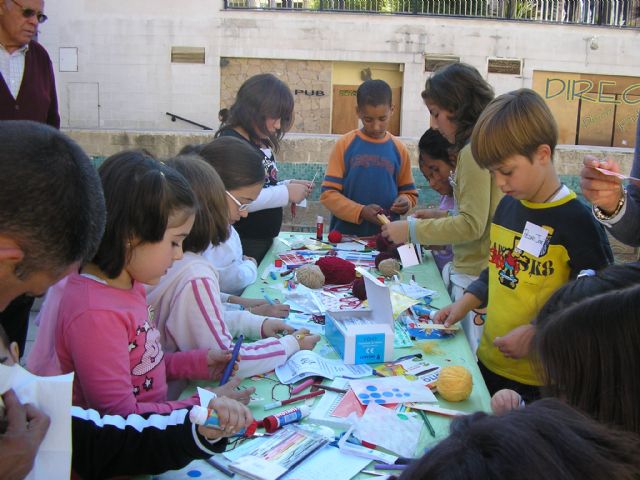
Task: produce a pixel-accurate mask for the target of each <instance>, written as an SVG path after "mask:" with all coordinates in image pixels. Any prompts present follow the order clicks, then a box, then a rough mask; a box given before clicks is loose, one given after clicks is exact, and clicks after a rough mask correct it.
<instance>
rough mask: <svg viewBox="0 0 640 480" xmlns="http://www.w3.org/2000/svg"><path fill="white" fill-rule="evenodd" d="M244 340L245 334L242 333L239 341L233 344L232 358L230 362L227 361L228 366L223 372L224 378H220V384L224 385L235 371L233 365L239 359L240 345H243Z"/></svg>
mask: <svg viewBox="0 0 640 480" xmlns="http://www.w3.org/2000/svg"><path fill="white" fill-rule="evenodd" d="M243 340H244V335H240V336H239V337H238V341H237V342H236V344H235V345H234V346H233V352H231V360H229V363H227V366H226V367H225V369H224V372H223V373H222V378H221V379H220V385H224V384H225V383H227V382H228V381H229V378H231V373H232V372H233V366H234V365H235V363H236V361H237V360H238V353H239V352H240V345H242V341H243Z"/></svg>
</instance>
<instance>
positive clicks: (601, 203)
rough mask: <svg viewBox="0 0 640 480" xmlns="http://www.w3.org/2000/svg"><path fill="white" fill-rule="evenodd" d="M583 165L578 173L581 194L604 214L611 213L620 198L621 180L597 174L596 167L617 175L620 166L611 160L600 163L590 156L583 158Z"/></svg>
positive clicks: (600, 173)
mask: <svg viewBox="0 0 640 480" xmlns="http://www.w3.org/2000/svg"><path fill="white" fill-rule="evenodd" d="M583 164H584V166H583V168H582V171H581V172H580V188H581V189H582V194H583V195H584V197H585V198H586V199H587V200H589V201H590V202H591V203H592V204H593V205H595V206H597V207H598V208H600V210H602V211H603V212H604V213H606V214H611V213H613V212H614V211H615V209H616V207H617V206H618V202H619V201H620V197H621V196H622V185H621V180H620V179H619V178H617V177H614V176H613V175H605V174H604V173H602V172H599V171H598V170H596V167H600V168H604V169H606V170H611V171H612V172H616V173H619V172H620V166H619V165H618V164H617V163H616V162H615V161H613V160H603V161H600V160H598V159H597V158H596V157H593V156H591V155H587V156H586V157H585V158H584V161H583Z"/></svg>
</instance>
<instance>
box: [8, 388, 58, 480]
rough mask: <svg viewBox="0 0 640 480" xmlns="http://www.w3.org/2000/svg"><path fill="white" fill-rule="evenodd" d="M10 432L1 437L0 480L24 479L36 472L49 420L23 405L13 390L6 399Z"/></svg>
mask: <svg viewBox="0 0 640 480" xmlns="http://www.w3.org/2000/svg"><path fill="white" fill-rule="evenodd" d="M2 399H3V400H4V404H5V408H6V415H7V431H6V432H5V433H3V434H2V435H0V478H3V479H11V480H14V479H16V480H17V479H21V478H24V477H26V476H27V474H28V473H29V472H30V471H31V469H32V468H33V462H34V460H35V458H36V455H37V453H38V448H39V447H40V444H41V443H42V440H44V436H45V435H46V433H47V430H48V429H49V417H47V416H46V415H45V414H44V413H42V412H41V411H40V410H38V409H37V408H36V407H34V406H33V405H31V404H25V405H22V404H21V403H20V400H18V397H17V396H16V394H15V393H14V392H13V390H9V391H7V392H5V394H4V395H2Z"/></svg>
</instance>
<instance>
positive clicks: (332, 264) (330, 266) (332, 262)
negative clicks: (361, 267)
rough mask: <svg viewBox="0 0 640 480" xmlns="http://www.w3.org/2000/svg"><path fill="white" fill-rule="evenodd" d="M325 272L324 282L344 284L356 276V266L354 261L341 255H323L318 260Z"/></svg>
mask: <svg viewBox="0 0 640 480" xmlns="http://www.w3.org/2000/svg"><path fill="white" fill-rule="evenodd" d="M316 265H318V266H319V267H320V270H322V273H323V274H324V282H325V283H328V284H334V285H344V284H346V283H351V282H353V279H354V278H356V267H355V265H354V264H353V263H351V262H349V261H347V260H344V259H342V258H340V257H322V258H321V259H320V260H318V261H317V262H316Z"/></svg>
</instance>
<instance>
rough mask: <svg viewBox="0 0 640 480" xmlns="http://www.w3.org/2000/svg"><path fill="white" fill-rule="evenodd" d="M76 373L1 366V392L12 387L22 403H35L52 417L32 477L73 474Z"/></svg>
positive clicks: (64, 476)
mask: <svg viewBox="0 0 640 480" xmlns="http://www.w3.org/2000/svg"><path fill="white" fill-rule="evenodd" d="M72 386H73V373H70V374H67V375H60V376H55V377H38V376H36V375H33V374H31V373H29V372H28V371H26V370H25V369H24V368H22V367H21V366H20V365H14V366H12V367H6V366H4V365H0V392H2V393H4V392H6V391H7V390H9V389H10V388H12V389H13V390H14V391H15V392H16V395H17V396H18V398H19V399H20V401H21V402H22V403H32V404H34V405H35V406H36V407H38V408H39V409H40V410H42V411H43V412H44V413H45V414H46V415H48V417H49V419H50V420H51V424H50V425H49V430H48V431H47V434H46V436H45V437H44V440H43V442H42V444H41V445H40V448H39V449H38V455H37V456H36V459H35V463H34V466H33V470H31V472H30V473H29V475H28V476H27V477H26V478H27V479H29V480H39V479H50V478H69V476H70V475H71V394H72Z"/></svg>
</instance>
